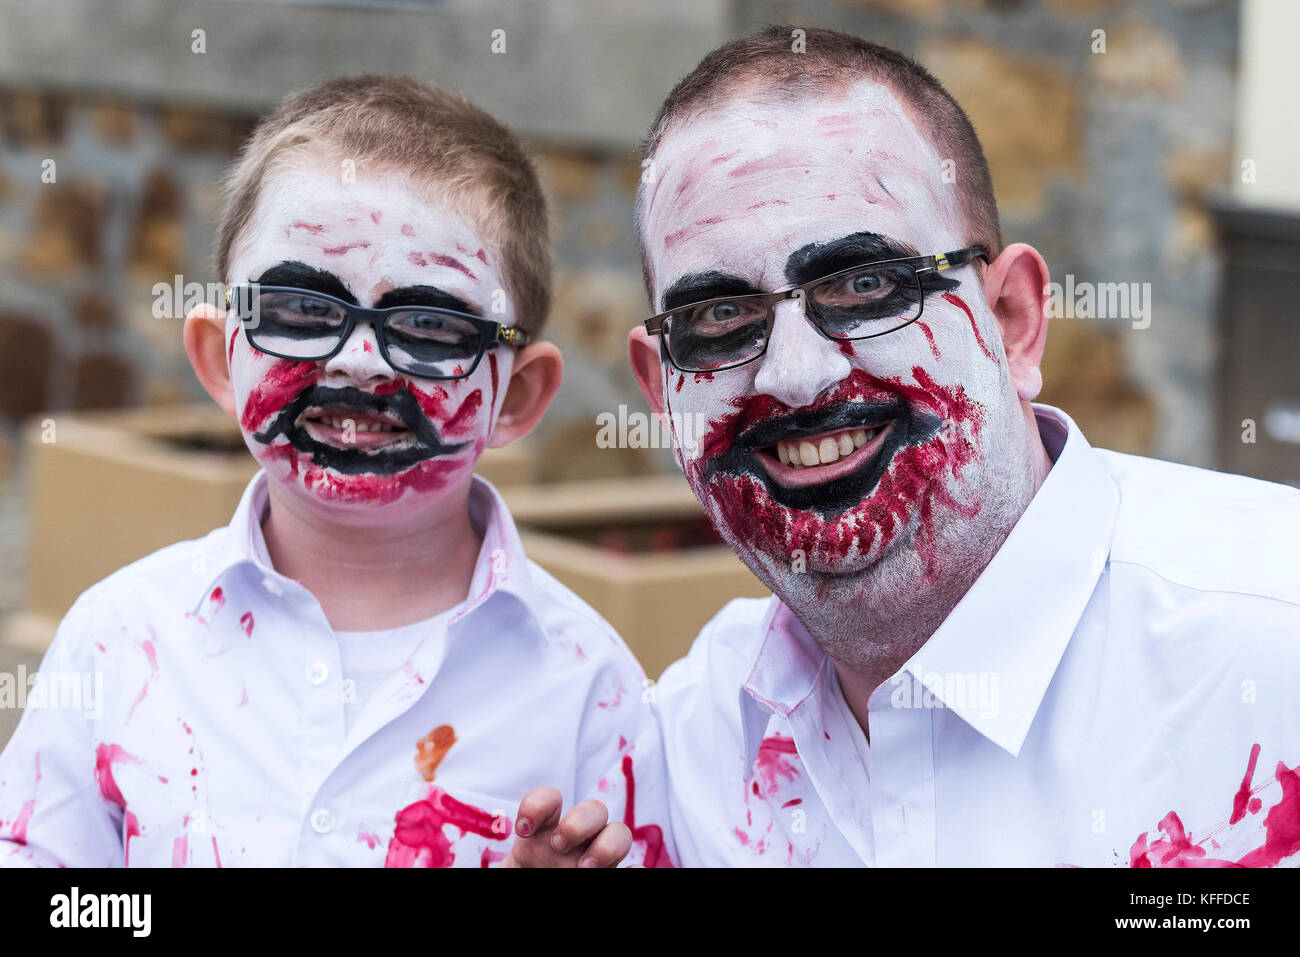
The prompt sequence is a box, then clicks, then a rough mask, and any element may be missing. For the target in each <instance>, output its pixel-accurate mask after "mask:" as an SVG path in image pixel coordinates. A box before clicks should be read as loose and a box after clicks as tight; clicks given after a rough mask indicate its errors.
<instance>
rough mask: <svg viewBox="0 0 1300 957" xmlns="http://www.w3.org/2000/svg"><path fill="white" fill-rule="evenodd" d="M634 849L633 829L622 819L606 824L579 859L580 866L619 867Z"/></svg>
mask: <svg viewBox="0 0 1300 957" xmlns="http://www.w3.org/2000/svg"><path fill="white" fill-rule="evenodd" d="M630 850H632V831H631V830H630V829H629V828H628V826H627V825H626V824H624V823H623V822H622V821H615V822H614V823H613V824H609V825H606V826H605V827H604V828H603V829H602V830H601V832H600V833H599V834H597V835H596V839H595V840H594V841H592V842H591V846H590V847H588V848H587V850H586V852H585V853H584V854H583V855H582V859H581V860H580V861H578V866H579V867H617V866H618V863H619V861H621V860H623V858H625V857H627V852H628V851H630Z"/></svg>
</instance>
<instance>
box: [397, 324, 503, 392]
mask: <svg viewBox="0 0 1300 957" xmlns="http://www.w3.org/2000/svg"><path fill="white" fill-rule="evenodd" d="M485 337H486V333H484V332H483V331H482V330H481V329H480V328H479V327H478V325H477V324H475V323H474V322H472V321H470V320H469V319H466V318H465V317H464V316H457V315H455V314H453V313H446V312H438V311H435V310H422V309H414V310H411V311H409V312H395V313H393V314H392V315H390V316H389V319H388V324H387V334H386V339H387V346H388V361H389V362H391V363H392V364H393V366H394V367H395V368H398V369H401V370H402V371H403V372H408V373H410V374H411V375H416V376H425V377H427V378H432V379H454V378H457V377H458V376H462V375H465V374H466V373H467V372H469V370H470V368H471V367H472V366H473V365H474V362H475V360H477V359H478V357H479V355H480V354H481V353H482V351H483V347H484V344H485V343H484V340H485Z"/></svg>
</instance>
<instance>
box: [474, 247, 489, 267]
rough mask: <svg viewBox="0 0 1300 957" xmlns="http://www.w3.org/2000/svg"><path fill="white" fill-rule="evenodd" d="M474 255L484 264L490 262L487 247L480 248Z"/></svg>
mask: <svg viewBox="0 0 1300 957" xmlns="http://www.w3.org/2000/svg"><path fill="white" fill-rule="evenodd" d="M474 257H475V258H476V259H477V260H478V261H479V262H481V263H482V264H483V265H484V266H486V265H487V264H488V258H487V250H486V249H480V250H479V251H478V252H476V253H475V254H474Z"/></svg>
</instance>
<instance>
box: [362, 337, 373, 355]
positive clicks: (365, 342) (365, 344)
mask: <svg viewBox="0 0 1300 957" xmlns="http://www.w3.org/2000/svg"><path fill="white" fill-rule="evenodd" d="M361 351H362V352H374V351H375V348H374V346H372V345H371V344H370V340H369V339H362V340H361Z"/></svg>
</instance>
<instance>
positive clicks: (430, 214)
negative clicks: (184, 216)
mask: <svg viewBox="0 0 1300 957" xmlns="http://www.w3.org/2000/svg"><path fill="white" fill-rule="evenodd" d="M435 192H436V191H434V190H432V189H430V188H428V187H425V186H423V185H422V184H419V183H417V182H415V181H414V180H413V178H412V177H410V176H408V175H405V174H402V173H397V172H387V173H380V174H361V173H358V174H357V175H356V177H355V179H349V178H345V177H344V176H343V175H342V173H341V167H340V166H339V165H332V166H331V165H329V164H312V165H306V166H288V167H286V168H283V169H280V170H277V171H275V172H273V173H271V174H270V175H269V176H268V178H267V180H266V181H265V182H264V183H263V185H262V189H261V191H260V197H259V201H258V205H257V209H256V211H255V212H254V214H253V217H252V219H251V221H250V222H249V224H248V226H247V227H246V228H245V230H244V233H243V235H242V236H241V238H240V241H239V242H238V243H237V244H236V247H235V250H234V255H233V257H232V268H231V272H232V278H233V281H235V282H247V281H251V280H255V279H257V277H258V276H259V275H261V273H262V272H264V271H265V270H266V269H268V268H270V267H272V266H275V265H277V264H279V263H281V262H305V263H307V264H308V265H311V266H314V267H316V268H319V269H322V270H325V271H327V272H330V273H333V274H334V275H335V276H337V277H338V278H339V279H340V280H341V281H342V282H343V284H344V285H345V286H347V287H348V288H349V289H350V290H351V291H352V292H353V294H354V295H356V296H357V297H358V299H359V300H360V301H362V302H363V303H364V302H365V301H366V293H367V292H368V291H370V290H373V289H376V288H392V287H402V286H417V285H431V286H437V287H439V288H442V289H445V290H446V291H448V292H452V293H461V294H466V295H472V296H473V298H475V299H476V300H479V299H482V298H483V297H485V296H490V295H491V293H492V292H493V291H495V290H498V289H501V288H503V284H502V281H501V278H500V266H499V257H498V255H497V253H496V251H495V249H494V248H493V247H492V245H491V244H490V243H489V242H488V240H487V238H486V237H484V236H482V235H481V234H480V233H479V232H478V231H476V230H475V228H474V227H473V225H471V224H470V223H469V222H468V221H467V220H466V218H465V217H463V216H462V215H460V214H459V213H458V212H456V211H455V210H454V209H452V208H451V206H450V204H447V203H442V202H439V201H438V200H437V199H436V196H435Z"/></svg>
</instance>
